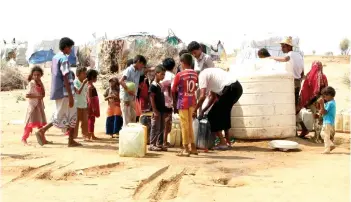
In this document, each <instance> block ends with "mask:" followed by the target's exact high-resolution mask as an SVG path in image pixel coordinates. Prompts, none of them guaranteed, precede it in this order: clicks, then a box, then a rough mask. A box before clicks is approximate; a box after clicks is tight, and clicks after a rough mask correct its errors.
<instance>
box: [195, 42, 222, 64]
mask: <svg viewBox="0 0 351 202" xmlns="http://www.w3.org/2000/svg"><path fill="white" fill-rule="evenodd" d="M200 44H201V46H202V49H203V51H204V52H205V53H206V54H207V55H210V56H211V58H212V60H213V61H220V60H224V61H226V60H227V54H226V52H225V49H224V46H223V43H222V42H221V41H215V42H213V43H211V44H209V43H202V42H201V43H200Z"/></svg>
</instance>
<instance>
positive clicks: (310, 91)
mask: <svg viewBox="0 0 351 202" xmlns="http://www.w3.org/2000/svg"><path fill="white" fill-rule="evenodd" d="M322 67H323V65H322V63H321V62H320V61H314V62H313V63H312V68H311V70H310V72H308V74H307V75H306V78H305V81H304V83H303V86H302V90H301V93H300V103H299V105H300V107H301V108H303V107H307V105H308V104H309V103H310V101H311V100H312V99H313V98H315V97H317V96H319V95H320V92H321V90H322V89H323V88H325V87H327V86H328V80H327V77H326V76H325V75H324V74H323V71H322Z"/></svg>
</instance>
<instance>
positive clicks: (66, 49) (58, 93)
mask: <svg viewBox="0 0 351 202" xmlns="http://www.w3.org/2000/svg"><path fill="white" fill-rule="evenodd" d="M59 46H60V50H61V52H60V53H57V54H56V55H55V56H54V57H53V58H52V67H51V72H52V74H51V75H52V79H51V81H52V82H51V94H50V99H51V100H55V104H56V108H55V111H54V113H53V115H52V122H51V123H48V124H46V125H45V126H44V127H43V128H42V129H40V130H39V131H38V132H37V133H36V135H37V139H38V143H39V144H40V145H43V144H44V143H45V142H46V141H45V137H44V134H45V132H46V131H47V130H48V129H49V128H50V127H51V126H52V125H54V126H56V127H57V128H60V129H67V128H68V130H67V132H68V134H69V138H68V146H69V147H77V146H82V145H81V144H80V143H78V142H76V141H75V140H74V128H75V127H76V121H77V108H76V106H75V105H74V97H73V96H74V94H75V90H74V84H73V81H74V78H73V77H72V74H71V73H70V72H71V69H70V64H69V62H68V56H69V55H70V53H71V50H72V47H73V46H74V42H73V41H72V39H70V38H67V37H64V38H62V39H61V40H60V43H59ZM38 137H39V138H38Z"/></svg>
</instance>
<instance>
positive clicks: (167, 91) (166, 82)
mask: <svg viewBox="0 0 351 202" xmlns="http://www.w3.org/2000/svg"><path fill="white" fill-rule="evenodd" d="M162 65H163V67H164V68H165V69H166V74H165V78H164V79H163V80H162V82H161V84H162V87H163V94H164V96H165V102H166V103H165V105H166V108H165V130H164V134H163V143H164V144H163V146H164V147H168V146H170V144H169V143H167V136H168V134H169V133H170V132H171V129H172V112H173V97H172V91H171V85H172V83H173V80H174V78H175V75H174V73H173V71H174V67H175V61H174V60H173V58H166V59H165V60H163V62H162Z"/></svg>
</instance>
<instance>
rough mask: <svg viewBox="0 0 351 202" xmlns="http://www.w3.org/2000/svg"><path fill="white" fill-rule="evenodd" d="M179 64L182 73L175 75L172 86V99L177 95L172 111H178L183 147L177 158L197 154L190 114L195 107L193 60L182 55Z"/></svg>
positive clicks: (196, 79) (196, 78) (188, 56)
mask: <svg viewBox="0 0 351 202" xmlns="http://www.w3.org/2000/svg"><path fill="white" fill-rule="evenodd" d="M180 62H181V66H182V71H181V72H179V73H178V74H177V75H176V77H175V78H174V83H173V86H172V93H173V98H176V93H178V99H177V100H175V99H174V102H173V105H174V109H178V110H179V117H180V125H181V128H182V141H183V147H184V149H183V150H182V151H181V152H180V154H179V156H190V154H195V155H197V154H198V153H197V150H196V146H195V140H194V130H193V125H192V122H193V121H192V114H193V111H194V108H195V106H196V98H195V92H196V84H197V81H198V76H197V73H196V72H195V71H194V68H193V58H192V56H191V55H190V54H183V55H182V56H181V57H180ZM189 145H190V150H189Z"/></svg>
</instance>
